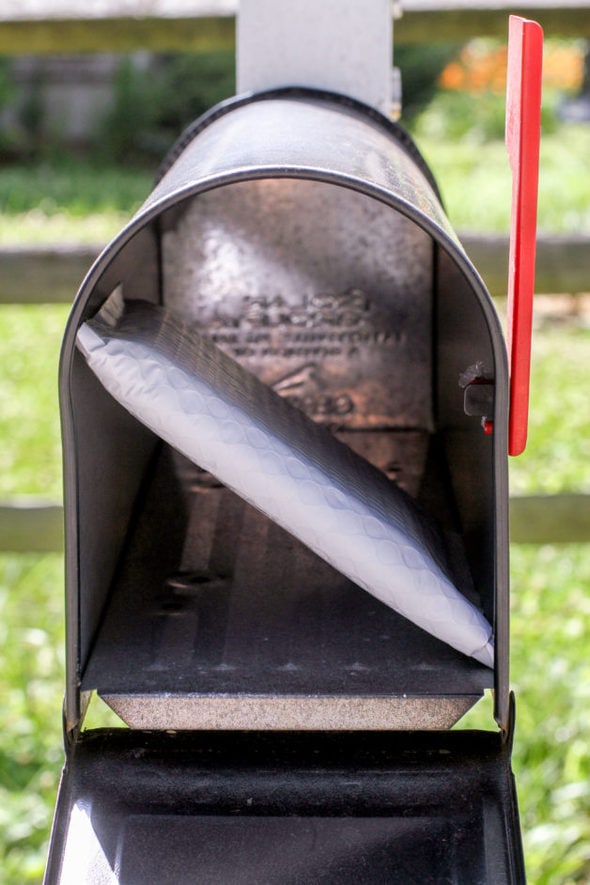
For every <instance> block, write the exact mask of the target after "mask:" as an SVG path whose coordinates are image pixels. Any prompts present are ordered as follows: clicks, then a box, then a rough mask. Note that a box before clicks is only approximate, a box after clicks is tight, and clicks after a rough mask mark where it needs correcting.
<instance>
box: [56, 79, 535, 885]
mask: <svg viewBox="0 0 590 885" xmlns="http://www.w3.org/2000/svg"><path fill="white" fill-rule="evenodd" d="M114 305H118V306H117V307H116V309H115V307H114ZM121 317H123V318H125V317H131V319H132V322H131V325H129V324H127V325H125V323H126V322H127V320H125V319H124V320H122V319H121ZM145 317H148V320H147V321H146V322H147V323H148V326H149V324H150V323H152V320H153V317H156V318H157V320H158V322H159V323H160V325H159V326H158V327H157V329H156V331H155V332H154V328H153V326H152V327H150V329H149V330H148V332H149V334H148V332H146V329H145V328H144V327H143V326H141V323H142V322H143V321H144V319H145ZM162 317H164V318H165V320H162ZM142 318H143V319H142ZM97 323H98V324H97ZM138 323H139V325H138ZM101 324H102V325H101ZM140 326H141V329H140ZM170 329H173V330H176V331H172V332H171V331H170ZM178 329H181V331H182V334H183V335H184V334H186V335H188V336H189V338H190V339H191V342H192V343H191V347H192V349H190V348H189V351H190V353H189V356H188V357H187V356H186V352H185V349H183V348H184V345H183V344H182V343H179V339H178V338H177V337H175V336H176V335H177V332H178ZM81 330H82V331H81ZM88 330H90V331H88ZM105 330H106V331H105ZM138 330H139V331H138ZM99 333H100V334H99ZM111 333H112V334H111ZM178 334H180V333H178ZM89 336H90V337H89ZM93 336H94V337H93ZM101 336H102V338H101ZM97 338H100V339H101V341H103V343H104V340H107V339H108V342H109V347H111V346H112V347H113V348H114V349H113V350H112V351H109V352H108V354H107V356H108V359H107V367H108V368H109V371H110V369H111V368H113V366H114V370H113V371H112V372H111V378H114V381H113V382H112V384H113V386H111V387H109V383H110V382H108V381H105V377H104V376H103V375H101V373H100V372H96V366H93V364H92V359H90V358H89V354H90V353H91V352H92V351H93V348H95V346H96V340H97ZM113 341H114V342H115V343H114V345H113V344H112V342H113ZM138 342H139V344H141V348H143V349H141V348H140V349H139V350H138V351H136V356H137V353H139V357H137V359H136V360H135V363H133V367H132V370H130V369H129V363H128V362H127V360H128V357H129V352H130V351H129V347H131V349H133V347H135V346H136V345H138ZM100 346H101V347H102V344H101V345H100ZM195 348H196V350H195ZM155 351H157V354H158V358H157V359H156V360H155V362H154V360H153V356H154V352H155ZM195 353H196V354H197V356H195ZM203 353H205V354H206V359H205V361H204V362H203V361H202V360H201V361H199V359H200V357H199V354H201V355H202V354H203ZM162 354H164V357H165V359H166V360H167V362H165V363H162V359H163V357H162ZM150 360H151V362H150ZM138 367H139V368H138ZM232 367H233V368H232ZM136 370H137V371H136ZM129 372H131V375H129ZM134 372H135V374H133V373H134ZM162 379H164V381H165V382H166V383H165V384H164V388H165V390H164V392H162V390H163V389H164V388H162V386H161V385H160V381H161V380H162ZM187 379H188V380H187ZM203 379H205V381H206V382H207V384H209V387H207V389H205V388H203V387H202V386H201V387H199V385H202V384H203V383H204V380H203ZM228 379H229V380H228ZM60 385H61V405H62V419H63V436H64V465H65V508H66V557H67V606H68V649H67V652H68V654H67V680H68V681H67V692H66V703H65V723H66V736H67V760H66V766H65V769H64V775H63V780H62V785H61V788H60V795H59V799H58V806H57V811H56V818H55V824H54V832H53V837H52V845H51V851H50V858H49V864H48V869H47V878H46V881H47V882H48V883H53V882H69V881H74V880H75V881H76V882H89V883H90V882H93V883H94V882H111V881H112V882H122V883H136V882H137V883H140V882H147V881H157V882H174V883H178V882H194V881H199V882H216V883H218V882H223V883H234V882H235V883H238V882H239V883H240V885H241V883H247V882H252V883H254V882H277V883H278V882H281V883H282V882H293V883H295V882H302V883H303V882H309V883H311V882H314V883H315V882H326V883H328V882H333V883H336V882H338V883H342V882H349V881H350V882H353V881H355V882H358V881H360V882H367V883H369V882H377V881H396V880H398V879H399V880H400V881H401V880H403V881H417V882H435V881H453V882H465V883H474V882H489V883H492V882H493V883H498V882H511V883H512V882H521V881H524V871H523V860H522V849H521V844H520V831H519V825H518V812H517V804H516V796H515V790H514V783H513V777H512V772H511V768H510V748H511V739H512V714H511V703H510V698H509V691H508V487H507V463H506V462H507V440H508V412H509V407H508V406H509V377H508V364H507V354H506V345H505V342H504V338H503V336H502V332H501V328H500V324H499V321H498V317H497V315H496V312H495V309H494V307H493V305H492V302H491V300H490V298H489V296H488V293H487V291H486V289H485V286H484V284H483V282H482V280H481V278H480V277H479V275H478V274H477V271H476V270H475V268H474V267H473V265H472V264H471V262H470V261H469V259H468V257H467V256H466V254H465V252H464V251H463V249H462V247H461V245H460V243H459V242H458V240H457V238H456V236H455V234H454V233H453V231H452V229H451V227H450V225H449V223H448V221H447V219H446V217H445V215H444V211H443V209H442V206H441V203H440V198H439V195H438V192H437V189H436V185H435V183H434V181H433V179H432V176H431V174H430V172H429V170H428V168H427V167H426V165H425V163H424V161H423V160H422V158H421V157H420V155H419V153H418V151H417V150H416V148H415V146H414V145H413V143H412V142H411V140H410V139H409V137H408V135H407V134H406V133H405V132H404V130H403V129H401V127H399V126H397V125H395V124H393V123H391V122H390V121H388V120H387V119H386V118H385V117H383V116H382V115H381V114H379V113H377V112H376V111H375V110H373V109H372V108H370V107H368V106H366V105H364V104H362V103H361V102H358V101H355V100H353V99H351V98H349V97H346V96H343V95H339V94H335V93H328V92H323V91H319V90H313V89H308V88H285V89H277V90H271V91H267V92H263V93H259V94H256V95H249V96H245V97H241V98H238V99H235V100H232V101H230V102H227V103H224V104H223V105H220V106H218V107H216V108H214V109H213V110H212V111H211V112H210V113H208V114H207V115H206V116H205V117H204V118H202V119H201V120H199V121H198V122H197V123H196V124H195V125H194V126H193V127H191V129H190V130H189V131H188V132H187V133H186V134H185V136H184V137H183V138H182V139H181V141H180V142H179V143H178V145H176V146H175V148H174V149H173V150H172V152H171V154H170V157H169V158H168V160H167V161H166V162H165V164H164V167H163V172H162V176H161V177H160V180H159V182H158V184H157V185H156V187H155V190H154V191H153V193H152V194H151V195H150V197H149V198H148V200H147V201H146V203H145V204H144V206H143V207H142V208H141V209H140V210H139V212H138V213H137V215H136V216H135V218H134V219H133V220H132V221H131V223H130V224H129V225H128V226H127V227H126V228H125V229H124V230H123V231H122V232H121V234H120V235H119V236H118V237H116V238H115V240H114V241H113V242H112V243H111V244H110V245H109V246H108V247H107V249H106V250H105V251H104V252H103V254H102V255H101V256H100V258H99V259H98V260H97V262H96V263H95V265H94V267H93V268H92V269H91V271H90V273H89V274H88V276H87V278H86V280H85V281H84V283H83V285H82V287H81V290H80V292H79V294H78V298H77V300H76V302H75V304H74V307H73V310H72V313H71V316H70V320H69V322H68V327H67V330H66V334H65V339H64V345H63V351H62V362H61V381H60ZM171 391H172V392H171ZM244 391H246V393H244ZM267 392H268V393H267ZM136 394H138V395H139V400H136V399H134V400H133V404H131V400H130V397H131V399H133V397H135V396H136ZM146 397H147V400H146ZM150 397H151V399H150ZM137 402H140V403H141V405H140V406H139V405H137ZM146 402H147V403H148V406H147V407H145V409H144V406H145V403H146ZM203 402H206V403H207V408H206V409H205V411H203V408H202V406H203ZM171 404H172V405H171ZM238 407H239V408H240V409H241V410H242V411H241V413H240V415H241V417H239V418H236V417H235V415H236V414H237V413H235V412H234V411H232V410H235V409H237V408H238ZM170 408H171V409H172V411H167V410H168V409H170ZM150 410H151V411H150ZM302 412H305V413H307V416H308V417H303V416H301V417H295V416H300V415H301V413H302ZM148 413H149V414H148ZM149 415H151V416H152V418H153V416H154V415H155V418H154V420H150V418H149ZM186 415H189V416H192V417H191V420H190V421H189V424H188V425H187V426H188V428H189V429H188V431H186V432H185V431H184V430H183V431H182V432H181V433H180V435H179V434H178V433H177V430H178V427H179V426H180V424H181V423H182V421H184V418H185V417H186ZM179 416H180V417H179ZM244 416H245V417H244ZM159 418H161V420H159ZM220 421H221V424H220V423H219V422H220ZM191 422H192V423H191ZM248 422H251V423H248ZM182 426H183V427H184V425H182ZM203 428H205V429H206V430H207V432H206V433H205V434H204V437H203V439H204V441H203V440H201V442H200V443H199V445H201V448H200V449H199V450H198V451H199V453H200V455H197V456H196V457H193V456H192V455H191V452H192V449H191V448H190V447H191V445H192V443H193V441H194V438H195V436H197V437H199V434H201V433H202V431H203ZM244 428H246V429H244ZM316 435H317V439H316ZM310 438H313V439H314V440H316V441H315V443H314V445H312V446H311V448H310V447H309V446H308V444H307V440H308V439H310ZM199 439H200V437H199ZM186 440H188V441H189V442H188V443H187V445H188V449H187V447H186V446H185V442H186ZM261 440H262V442H261ZM237 441H239V446H237V447H235V448H234V449H232V450H231V451H232V452H233V453H234V456H233V458H232V457H226V456H225V455H224V452H225V449H224V447H227V446H228V445H234V446H236V443H237ZM314 446H315V448H314ZM281 447H282V448H281ZM269 453H270V455H269ZM277 453H278V454H277ZM226 454H227V453H226ZM187 455H188V457H187ZM248 458H251V460H248ZM207 459H209V460H207ZM224 459H225V460H224ZM252 465H254V466H252ZM256 465H258V466H260V471H259V472H261V475H262V476H263V480H261V481H258V480H256V481H253V479H252V477H253V476H254V475H258V474H257V467H256ZM335 465H340V467H338V468H336V467H335ZM232 471H233V472H232ZM301 471H303V473H302V472H301ZM228 477H229V479H228ZM285 477H286V478H287V480H288V481H289V482H292V485H291V486H289V485H288V484H287V485H284V486H281V489H282V491H281V493H280V494H278V493H277V492H276V489H277V488H278V486H279V485H280V483H281V482H282V481H283V479H284V478H285ZM367 477H369V479H367ZM376 477H377V478H376ZM373 482H374V483H375V485H372V483H373ZM377 487H378V491H375V489H376V488H377ZM302 489H303V490H304V492H303V491H302ZM277 501H278V503H277ZM318 502H319V503H318ZM367 502H368V503H367ZM392 502H393V503H392ZM320 504H321V506H320ZM369 505H370V508H371V507H372V508H373V509H372V510H371V509H370V510H369V511H365V510H361V509H359V508H361V507H365V506H369ZM273 508H274V509H273ZM298 508H299V510H298ZM295 511H297V512H298V513H299V516H298V517H297V519H296V518H295V515H294V514H295ZM301 514H303V516H302V515H301ZM306 514H307V515H308V516H309V518H305V515H306ZM392 527H393V528H392ZM387 532H393V534H387ZM360 536H362V543H363V544H364V543H366V544H367V545H369V546H368V547H362V545H361V546H360V547H359V546H358V545H359V544H360V543H361V542H359V540H358V539H359V537H360ZM371 544H372V545H373V547H371V546H370V545H371ZM359 550H360V551H361V552H360V553H359V552H358V551H359ZM371 550H373V551H374V556H372V555H371V554H370V551H371ZM367 551H369V553H368V552H367ZM416 576H418V577H416ZM447 586H449V587H452V592H451V590H448V592H447V589H446V588H447ZM383 587H385V589H383ZM441 587H442V588H443V590H442V591H441ZM380 588H381V589H380ZM392 588H393V589H392ZM408 588H409V589H408ZM367 591H368V592H367ZM433 611H434V612H435V616H432V612H433ZM425 613H426V617H423V615H424V614H425ZM427 622H428V623H427ZM468 622H469V625H471V626H468ZM475 623H476V624H478V625H479V627H481V629H482V630H483V631H484V633H485V631H486V629H487V631H488V633H489V637H488V634H486V639H485V641H484V642H483V643H481V645H482V648H483V647H484V646H485V649H486V651H485V652H482V651H481V649H480V648H479V646H478V641H479V640H478V641H475V642H472V641H471V640H469V641H463V640H464V636H465V633H466V631H467V632H469V631H470V630H471V629H472V626H473V624H475ZM482 625H484V626H482ZM485 625H487V627H486V626H485ZM479 627H478V628H477V629H479ZM488 639H489V641H488ZM486 643H487V644H486ZM486 689H494V704H495V711H494V715H495V719H496V723H497V726H498V729H497V730H495V731H482V732H476V731H460V730H458V731H450V730H449V729H450V728H451V727H452V726H453V725H454V724H455V723H456V722H457V721H458V720H459V719H460V718H461V717H462V716H463V715H464V713H465V712H466V711H467V710H469V709H470V708H471V707H472V706H473V704H474V703H476V702H477V700H478V699H479V698H481V696H482V695H483V693H484V691H485V690H486ZM93 693H97V694H98V695H99V696H100V697H101V698H102V699H103V700H104V701H105V702H106V703H107V704H108V705H109V706H110V707H111V708H112V709H113V710H114V711H115V712H116V713H117V714H118V716H119V717H120V718H121V720H122V724H121V728H120V729H117V728H113V729H98V730H84V729H83V719H84V710H85V707H86V704H87V702H88V699H89V697H90V696H91V695H92V694H93ZM124 724H125V725H126V726H128V727H124ZM492 725H493V723H492Z"/></svg>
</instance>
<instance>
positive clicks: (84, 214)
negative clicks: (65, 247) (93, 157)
mask: <svg viewBox="0 0 590 885" xmlns="http://www.w3.org/2000/svg"><path fill="white" fill-rule="evenodd" d="M153 177H154V176H153V172H150V171H146V170H145V169H135V168H116V167H113V166H104V165H96V164H94V163H85V162H84V161H82V160H79V159H75V158H71V157H65V156H64V157H61V158H57V159H56V160H54V161H53V162H51V163H50V162H46V163H41V164H38V165H34V166H30V167H29V166H28V165H27V166H20V165H11V166H7V167H5V168H1V167H0V244H4V245H12V244H16V243H23V242H25V243H59V242H75V243H92V244H94V243H98V244H100V243H103V242H107V241H108V240H109V239H110V238H111V237H112V236H113V235H114V234H115V233H117V232H118V231H119V230H120V229H121V227H122V226H123V225H124V224H125V222H126V221H128V219H129V217H130V215H131V214H132V213H133V211H135V209H136V208H137V207H138V206H140V205H141V203H142V202H143V201H144V200H145V198H146V197H147V195H148V194H149V192H150V190H151V189H152V182H153Z"/></svg>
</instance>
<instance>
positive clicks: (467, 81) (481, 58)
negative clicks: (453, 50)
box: [439, 40, 584, 94]
mask: <svg viewBox="0 0 590 885" xmlns="http://www.w3.org/2000/svg"><path fill="white" fill-rule="evenodd" d="M506 65H507V47H506V46H504V45H503V46H497V47H495V48H490V47H489V46H485V45H482V43H481V42H480V41H477V40H474V41H473V42H471V43H467V45H466V46H464V47H463V49H462V50H461V53H460V55H459V57H458V58H457V59H455V60H454V61H451V62H449V64H448V65H447V66H446V67H445V69H444V70H443V72H442V74H441V75H440V78H439V86H440V87H441V88H442V89H448V90H457V91H461V92H472V93H481V92H496V93H498V94H502V93H503V92H504V91H505V89H506ZM583 68H584V52H583V49H582V48H581V47H580V46H575V45H572V46H563V45H556V46H551V45H549V46H546V48H545V53H544V58H543V84H544V85H545V86H553V87H556V88H558V89H571V90H578V89H580V87H581V85H582V77H583Z"/></svg>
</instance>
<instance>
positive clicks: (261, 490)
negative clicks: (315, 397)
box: [78, 298, 494, 667]
mask: <svg viewBox="0 0 590 885" xmlns="http://www.w3.org/2000/svg"><path fill="white" fill-rule="evenodd" d="M78 347H79V349H80V350H81V352H82V353H83V355H84V357H85V358H86V360H87V362H88V365H89V366H90V368H91V369H92V371H93V372H94V373H95V374H96V376H97V377H98V378H99V380H100V381H101V382H102V384H103V385H104V387H105V388H106V389H107V390H108V391H109V393H110V394H111V395H112V396H113V397H114V398H115V399H116V400H117V401H118V402H119V403H121V405H122V406H124V407H125V408H126V409H127V410H128V411H129V412H130V413H131V414H132V415H134V416H135V417H136V418H137V419H138V420H139V421H141V422H143V423H144V424H145V425H146V426H147V427H149V428H150V429H151V430H153V431H154V432H155V433H156V434H158V435H159V436H160V437H161V438H162V439H164V440H165V441H166V442H168V443H169V444H170V445H171V446H173V447H174V448H175V449H178V451H180V452H182V454H184V455H185V456H187V457H188V458H190V459H191V460H192V461H194V463H195V464H197V465H199V467H201V468H203V469H204V470H207V471H209V472H210V473H213V474H214V475H215V476H216V477H217V478H218V479H219V480H220V481H221V482H222V483H223V484H224V485H226V486H228V487H229V488H231V489H232V490H233V491H235V492H237V494H239V495H240V496H241V497H242V498H244V499H245V500H246V501H248V502H249V503H250V504H252V505H253V506H254V507H256V508H258V510H261V511H262V512H263V513H265V514H267V515H268V516H269V517H270V518H271V519H273V520H274V521H275V522H277V523H278V524H279V525H280V526H282V527H283V528H284V529H286V530H287V531H289V532H290V533H291V534H293V535H295V537H297V538H299V539H300V540H301V541H303V543H305V544H306V545H307V546H308V547H310V548H311V549H312V550H314V551H315V552H316V553H317V554H318V555H319V556H321V557H322V558H323V559H325V560H326V561H327V562H329V563H330V564H331V565H332V566H334V568H336V569H338V571H340V572H341V573H342V574H344V575H346V576H347V577H348V578H350V579H351V580H352V581H354V582H355V583H356V584H358V585H359V587H363V588H364V589H365V590H367V591H368V592H369V593H372V594H373V596H375V597H377V599H380V600H381V601H382V602H384V603H385V604H386V605H388V606H390V607H391V608H393V609H394V610H395V611H396V612H398V613H399V614H401V615H403V616H404V617H406V618H408V619H409V620H410V621H413V622H414V623H415V624H417V625H418V626H419V627H422V628H423V629H424V630H427V631H428V632H429V633H431V634H432V635H433V636H436V637H437V638H438V639H441V640H443V641H444V642H446V643H448V644H449V645H451V646H452V647H453V648H455V649H458V650H459V651H461V652H463V653H464V654H467V655H471V656H473V657H474V658H476V659H477V660H478V661H480V662H482V663H484V664H486V665H488V666H490V667H492V666H493V661H494V649H493V639H492V629H491V627H490V625H489V623H488V622H487V620H486V618H485V617H484V616H483V614H482V613H481V612H480V611H479V610H478V609H477V608H476V607H475V606H474V605H473V604H472V603H471V602H469V601H468V600H467V599H466V598H465V597H464V596H463V594H462V593H460V592H459V590H458V589H457V588H456V587H455V586H454V585H453V583H452V582H451V581H450V580H449V578H448V577H447V575H446V573H445V571H444V561H445V555H444V552H443V547H442V542H441V539H440V537H439V535H438V533H437V531H436V530H435V529H433V527H432V526H431V525H430V522H429V519H428V517H426V516H425V515H424V514H423V513H422V512H421V511H420V510H419V508H418V507H417V505H416V504H415V503H414V502H413V500H412V499H411V498H410V497H409V496H408V495H407V494H406V493H405V492H403V491H402V490H401V489H399V488H398V487H397V486H396V485H395V484H394V483H392V482H391V481H390V480H389V479H388V478H387V477H386V476H385V475H384V474H383V473H382V472H381V471H380V470H378V469H377V468H376V467H374V466H373V465H371V464H369V463H368V462H367V461H365V460H364V459H363V458H362V457H360V456H358V455H356V454H355V453H354V452H352V451H351V450H350V449H349V448H348V447H347V446H345V445H344V444H342V443H341V442H339V441H338V440H337V439H336V438H335V437H333V436H332V434H331V433H330V432H329V431H328V430H327V429H325V428H323V427H321V426H319V425H316V424H315V423H314V422H313V421H311V420H310V419H309V418H307V416H306V415H304V414H303V413H302V412H300V411H299V410H298V409H296V408H295V407H294V406H292V405H291V404H290V403H289V402H287V401H286V400H285V399H283V398H281V397H280V396H279V395H278V394H276V393H275V392H274V391H273V390H272V389H271V388H269V387H267V386H266V385H265V384H263V383H262V382H261V381H260V380H259V379H258V378H256V377H255V376H253V375H252V374H250V373H249V372H247V371H246V370H245V369H244V368H242V367H241V366H240V365H239V364H238V363H236V362H235V361H234V360H232V359H231V357H229V356H227V355H226V354H225V353H223V352H222V351H220V350H219V348H217V347H216V346H215V345H214V344H213V343H212V342H211V341H210V340H208V339H207V338H206V337H204V336H203V335H201V334H199V333H198V332H197V331H195V329H194V328H193V327H191V326H190V325H189V324H188V323H186V322H184V321H183V320H182V319H180V318H179V317H177V316H175V315H174V314H172V313H171V312H169V311H167V310H165V309H163V308H161V307H158V306H156V305H153V304H148V303H147V302H142V301H131V302H128V303H126V304H125V305H124V307H123V305H122V302H116V301H115V300H114V299H113V298H111V299H109V302H107V305H106V306H105V308H103V310H102V311H101V312H100V314H99V315H98V316H97V317H96V318H94V319H93V320H91V321H89V322H87V323H85V324H84V325H82V326H81V328H80V329H79V331H78Z"/></svg>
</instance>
